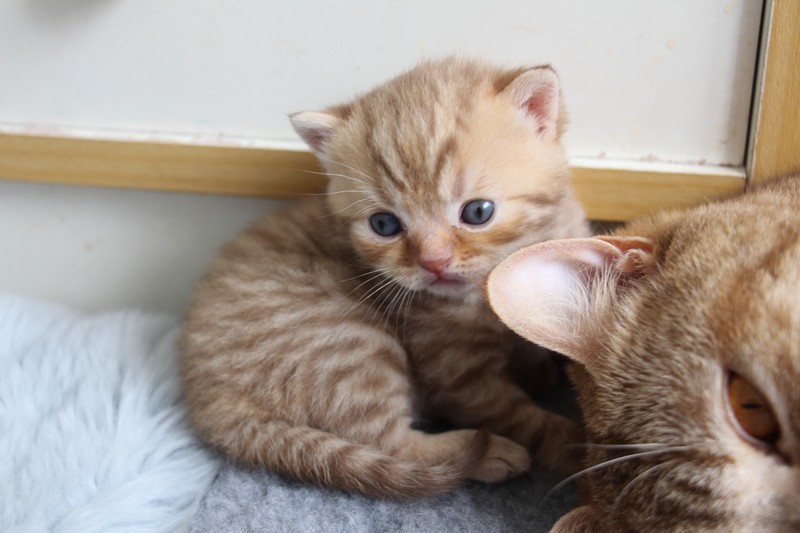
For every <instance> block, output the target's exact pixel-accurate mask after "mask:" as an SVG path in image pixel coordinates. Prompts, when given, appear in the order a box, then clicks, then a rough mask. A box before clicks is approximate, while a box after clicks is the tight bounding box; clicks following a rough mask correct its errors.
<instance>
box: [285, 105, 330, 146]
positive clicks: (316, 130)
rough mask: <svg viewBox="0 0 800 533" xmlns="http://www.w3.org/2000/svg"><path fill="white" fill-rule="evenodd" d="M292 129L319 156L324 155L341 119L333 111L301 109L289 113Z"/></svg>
mask: <svg viewBox="0 0 800 533" xmlns="http://www.w3.org/2000/svg"><path fill="white" fill-rule="evenodd" d="M289 120H291V121H292V127H293V128H294V131H296V132H297V134H298V135H300V138H302V139H303V141H305V143H306V144H307V145H308V146H309V148H311V150H313V152H314V153H315V154H317V155H319V156H325V155H326V152H325V148H326V147H327V144H328V141H330V139H331V137H332V136H333V132H334V131H335V129H336V127H337V126H338V125H339V124H340V123H341V122H342V119H341V118H340V117H339V116H337V115H335V114H333V113H323V112H317V111H303V112H301V113H293V114H291V115H289Z"/></svg>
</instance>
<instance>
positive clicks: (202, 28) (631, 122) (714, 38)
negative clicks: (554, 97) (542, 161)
mask: <svg viewBox="0 0 800 533" xmlns="http://www.w3.org/2000/svg"><path fill="white" fill-rule="evenodd" d="M760 12H761V1H760V0H648V1H641V0H604V1H601V2H598V1H595V0H563V1H559V2H555V1H552V0H494V1H492V2H477V1H460V2H459V1H433V2H431V1H426V0H404V1H388V0H387V1H379V2H369V3H368V2H361V1H357V0H332V1H328V2H324V1H321V0H293V1H284V2H276V1H257V0H225V1H220V0H0V130H3V129H4V128H5V129H6V130H9V129H11V130H13V131H19V130H20V128H22V130H23V131H25V130H27V131H43V128H45V130H44V131H51V132H58V131H64V128H70V127H71V128H75V127H78V128H89V129H92V130H96V129H101V130H102V129H113V130H123V131H134V132H140V133H142V132H144V133H147V132H154V133H156V134H158V133H180V134H188V135H190V136H191V135H195V136H198V135H202V136H204V137H205V138H207V139H211V140H214V139H219V138H220V137H222V138H228V139H230V138H237V137H245V138H250V139H256V140H258V141H259V142H260V143H262V144H263V143H266V144H267V145H269V144H270V143H272V144H279V143H281V142H284V141H287V140H288V141H290V142H294V141H295V140H296V137H295V136H294V134H293V132H292V131H291V129H290V127H289V125H288V122H287V120H286V114H287V113H288V112H291V111H296V110H302V109H306V108H315V107H321V106H324V105H326V104H331V103H338V102H339V101H341V100H344V99H348V98H350V97H351V96H353V95H354V94H356V93H357V92H359V91H363V90H366V89H368V88H369V87H371V86H372V85H374V84H376V83H378V82H380V81H381V80H384V79H386V78H388V77H390V76H392V75H394V74H396V73H397V72H398V71H400V70H402V69H405V68H407V67H409V66H411V65H413V64H414V63H415V62H416V61H417V60H419V59H421V58H425V57H438V56H441V55H446V54H464V55H477V56H482V57H486V58H489V59H492V60H495V61H499V62H503V63H508V64H514V65H516V64H521V63H523V64H524V63H533V64H536V63H543V62H550V63H552V64H553V65H555V66H556V68H557V69H558V70H559V72H560V73H561V76H562V78H563V85H564V88H565V92H566V95H567V101H568V107H569V110H570V111H571V116H572V121H571V128H570V132H569V136H568V139H567V142H568V146H569V149H570V153H571V154H572V155H574V156H580V157H607V158H615V159H635V160H642V159H644V160H660V161H678V162H689V163H698V162H701V163H711V164H730V165H740V164H741V163H742V154H743V152H744V144H745V137H746V128H747V121H748V110H749V102H750V93H751V88H752V79H753V72H754V64H755V57H756V48H757V38H758V28H759V22H760Z"/></svg>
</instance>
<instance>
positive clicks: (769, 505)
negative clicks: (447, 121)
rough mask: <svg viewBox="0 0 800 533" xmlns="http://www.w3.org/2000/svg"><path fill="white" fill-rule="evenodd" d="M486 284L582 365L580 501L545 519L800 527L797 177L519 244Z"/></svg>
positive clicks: (504, 306) (530, 334) (591, 524)
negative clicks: (580, 235)
mask: <svg viewBox="0 0 800 533" xmlns="http://www.w3.org/2000/svg"><path fill="white" fill-rule="evenodd" d="M488 293H489V297H490V300H491V302H492V305H493V307H494V309H495V310H496V311H497V312H498V314H499V316H500V317H501V318H502V319H503V320H504V321H505V322H506V323H507V324H508V325H509V326H511V327H512V328H513V329H514V330H516V331H517V332H519V333H520V334H521V335H523V336H525V337H527V338H529V339H531V340H533V341H535V342H537V343H541V344H542V345H544V346H548V347H550V348H552V349H554V350H558V351H560V352H562V353H564V354H566V355H567V356H569V357H571V358H572V359H574V360H575V361H577V362H578V363H580V365H575V367H574V368H573V369H571V377H572V379H573V381H574V383H575V385H576V387H577V389H578V394H579V401H580V404H581V407H582V410H583V413H584V419H585V423H586V426H587V433H588V435H587V436H588V440H589V444H588V445H587V450H588V462H587V466H588V468H587V469H586V470H585V472H584V473H583V474H582V475H581V477H580V478H579V479H580V480H581V481H580V483H581V484H582V489H583V494H584V495H585V496H586V498H587V499H588V501H587V502H586V505H584V506H583V507H579V508H578V509H576V510H574V511H572V512H571V513H569V514H567V515H566V516H565V517H563V518H562V519H561V520H560V521H559V522H558V523H557V524H556V526H555V527H554V529H553V531H557V532H583V531H586V532H588V531H637V532H642V531H644V532H648V531H664V532H668V531H725V532H753V531H758V532H788V531H800V468H798V464H800V409H798V407H800V298H799V296H800V178H796V177H795V178H788V179H783V180H781V181H778V182H774V183H770V184H768V185H766V186H762V187H760V188H757V189H756V190H754V191H752V192H749V193H747V194H745V195H742V196H739V197H736V198H735V199H730V200H726V201H720V202H716V203H713V204H710V205H706V206H703V207H699V208H695V209H692V210H689V211H688V212H684V213H680V212H673V213H667V214H662V215H659V216H655V217H654V218H650V219H646V220H642V221H639V222H635V223H633V224H631V225H630V226H628V227H627V228H625V229H623V230H621V231H619V232H617V233H616V234H615V235H612V236H608V237H597V238H592V239H568V240H561V241H555V242H549V243H544V244H539V245H535V246H532V247H530V248H526V249H524V250H521V251H519V252H517V253H515V254H514V255H512V256H511V257H510V258H508V260H507V261H505V262H503V263H502V264H501V265H500V266H498V267H497V269H496V270H495V271H494V272H493V273H492V274H491V276H490V278H489V282H488Z"/></svg>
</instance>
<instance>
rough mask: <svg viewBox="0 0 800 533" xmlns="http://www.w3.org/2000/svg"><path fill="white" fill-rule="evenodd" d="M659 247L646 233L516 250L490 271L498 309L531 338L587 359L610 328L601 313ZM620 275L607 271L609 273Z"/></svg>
mask: <svg viewBox="0 0 800 533" xmlns="http://www.w3.org/2000/svg"><path fill="white" fill-rule="evenodd" d="M653 249H654V246H653V244H652V242H651V241H650V240H648V239H645V238H642V237H631V238H621V239H618V238H616V237H609V238H604V237H600V238H593V239H564V240H557V241H548V242H544V243H540V244H536V245H533V246H529V247H528V248H524V249H522V250H520V251H518V252H516V253H514V254H511V256H509V257H508V258H507V259H505V260H504V261H503V262H502V263H500V265H498V266H497V268H495V269H494V270H493V271H492V273H491V274H490V275H489V280H488V283H487V293H488V299H489V303H490V305H491V306H492V308H493V309H494V311H495V313H497V315H498V316H499V317H500V319H501V320H502V321H503V322H505V324H506V325H507V326H508V327H510V328H511V329H512V330H514V331H516V332H517V333H519V334H520V335H522V336H523V337H525V338H527V339H528V340H531V341H533V342H534V343H536V344H540V345H542V346H544V347H546V348H549V349H551V350H555V351H557V352H560V353H562V354H564V355H567V356H569V357H572V358H573V359H576V360H578V361H580V362H582V363H584V364H587V363H590V362H591V359H592V357H593V355H594V354H596V352H597V349H596V344H597V342H599V341H600V340H601V337H602V335H603V332H604V331H605V328H604V324H603V321H604V320H608V319H609V317H604V316H596V315H602V310H603V309H606V308H607V306H608V305H609V304H611V303H613V302H611V299H612V298H615V297H616V296H617V295H619V294H620V292H619V291H618V290H617V289H618V288H620V287H622V288H624V287H626V286H627V284H624V283H622V281H623V280H625V279H629V278H630V277H631V276H633V277H635V276H637V275H640V274H644V273H646V271H647V267H648V266H649V265H650V264H651V260H650V258H651V257H652V256H653V254H652V250H653ZM612 272H614V273H616V274H618V275H612V276H608V275H605V273H612Z"/></svg>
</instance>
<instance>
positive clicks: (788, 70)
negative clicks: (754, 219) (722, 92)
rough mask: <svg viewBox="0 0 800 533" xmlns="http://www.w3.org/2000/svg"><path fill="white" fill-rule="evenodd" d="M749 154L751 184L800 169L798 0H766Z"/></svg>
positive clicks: (799, 22)
mask: <svg viewBox="0 0 800 533" xmlns="http://www.w3.org/2000/svg"><path fill="white" fill-rule="evenodd" d="M762 35H763V41H764V42H763V45H762V49H761V57H760V58H759V72H758V73H757V78H756V79H757V86H756V92H755V98H754V105H753V113H752V120H751V122H752V125H751V127H750V143H749V150H748V157H747V175H748V182H749V184H756V183H760V182H764V181H768V180H771V179H773V178H776V177H780V176H784V175H787V174H793V173H797V172H800V149H798V147H800V127H798V126H797V125H798V123H800V2H798V1H797V0H768V1H767V2H766V4H765V13H764V28H763V30H762Z"/></svg>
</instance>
